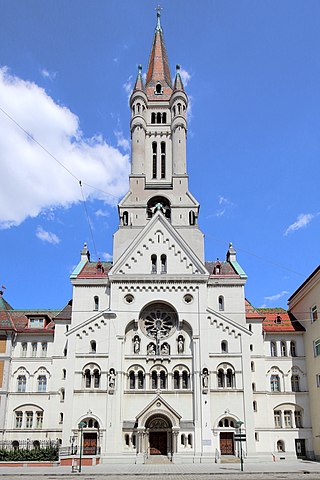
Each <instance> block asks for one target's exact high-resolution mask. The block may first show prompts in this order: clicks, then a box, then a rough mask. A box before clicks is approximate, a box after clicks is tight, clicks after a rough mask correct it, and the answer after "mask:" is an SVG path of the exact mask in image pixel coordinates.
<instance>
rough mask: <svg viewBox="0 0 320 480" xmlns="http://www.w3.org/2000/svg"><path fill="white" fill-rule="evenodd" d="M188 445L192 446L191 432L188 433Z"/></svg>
mask: <svg viewBox="0 0 320 480" xmlns="http://www.w3.org/2000/svg"><path fill="white" fill-rule="evenodd" d="M188 445H189V447H192V434H191V433H189V434H188Z"/></svg>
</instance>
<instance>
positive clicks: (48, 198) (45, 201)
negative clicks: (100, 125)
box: [0, 68, 130, 228]
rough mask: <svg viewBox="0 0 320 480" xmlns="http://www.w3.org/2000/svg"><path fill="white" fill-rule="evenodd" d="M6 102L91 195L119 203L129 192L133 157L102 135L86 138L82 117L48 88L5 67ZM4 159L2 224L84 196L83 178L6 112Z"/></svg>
mask: <svg viewBox="0 0 320 480" xmlns="http://www.w3.org/2000/svg"><path fill="white" fill-rule="evenodd" d="M0 105H1V108H2V109H3V110H4V111H5V112H7V113H8V115H10V116H11V117H12V118H13V119H14V120H15V121H16V122H17V123H18V124H19V125H21V126H22V127H23V128H24V129H25V130H26V131H27V132H28V133H29V134H30V135H31V136H32V138H34V139H36V140H37V141H38V142H39V143H40V144H41V145H43V146H44V147H45V148H46V149H47V150H48V151H49V152H50V153H51V154H52V155H53V156H54V157H55V158H56V159H58V160H59V161H60V162H61V163H63V165H65V167H66V168H68V169H69V170H70V171H71V172H72V173H73V174H74V175H75V176H76V177H77V178H78V179H81V181H82V182H83V194H84V195H85V197H86V198H90V199H100V200H103V201H104V202H106V203H108V204H111V205H114V204H116V203H117V200H118V198H119V197H121V196H122V195H124V193H125V192H126V191H127V188H128V184H127V181H128V180H127V179H128V173H129V171H130V163H129V156H128V155H123V154H122V153H121V152H120V151H119V150H118V149H117V148H114V147H112V146H110V145H108V144H107V143H106V141H105V140H104V138H103V137H102V136H101V135H99V136H95V137H92V138H86V137H85V136H84V135H83V133H82V132H81V130H80V124H79V118H78V117H77V116H76V115H75V114H73V113H72V112H71V111H70V110H69V109H68V108H67V107H64V106H61V105H58V104H57V103H55V102H54V101H53V99H52V98H51V97H50V96H49V95H47V93H46V92H45V90H44V89H42V88H40V87H39V86H38V85H36V84H35V83H31V82H28V81H24V80H21V79H20V78H18V77H15V76H13V75H10V74H9V72H8V70H7V69H6V68H1V69H0ZM0 162H1V175H0V228H9V227H11V226H13V225H19V224H20V223H21V222H23V221H24V220H25V219H26V218H27V217H37V216H38V215H39V213H41V212H43V211H45V210H47V209H50V208H53V207H69V206H70V205H71V204H73V203H77V202H80V201H81V200H82V195H81V191H80V188H79V184H78V181H77V180H76V179H75V178H73V177H72V176H71V175H70V174H69V173H68V172H67V171H66V170H65V169H64V168H62V167H61V166H60V165H59V164H58V163H57V162H56V161H55V160H54V159H53V158H52V157H50V155H48V153H46V152H45V151H44V150H43V149H42V148H41V147H40V146H39V145H37V144H36V143H35V142H33V141H32V140H31V138H30V137H28V135H27V134H26V133H25V132H23V131H22V130H21V129H20V128H19V127H18V126H17V125H16V124H14V122H13V121H12V120H10V119H9V118H8V117H7V116H6V115H5V114H4V113H3V112H2V111H0ZM85 184H88V185H90V186H91V187H92V188H91V187H90V188H89V187H88V186H86V185H85Z"/></svg>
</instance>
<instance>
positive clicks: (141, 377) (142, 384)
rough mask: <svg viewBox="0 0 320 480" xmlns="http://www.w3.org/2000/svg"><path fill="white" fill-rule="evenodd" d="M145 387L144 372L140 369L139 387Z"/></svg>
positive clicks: (140, 388)
mask: <svg viewBox="0 0 320 480" xmlns="http://www.w3.org/2000/svg"><path fill="white" fill-rule="evenodd" d="M143 388H144V373H143V372H142V371H141V370H140V371H139V372H138V389H139V390H142V389H143Z"/></svg>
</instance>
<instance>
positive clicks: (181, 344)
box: [177, 335, 184, 353]
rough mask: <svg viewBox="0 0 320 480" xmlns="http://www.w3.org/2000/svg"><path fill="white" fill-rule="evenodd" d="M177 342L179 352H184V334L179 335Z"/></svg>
mask: <svg viewBox="0 0 320 480" xmlns="http://www.w3.org/2000/svg"><path fill="white" fill-rule="evenodd" d="M177 344H178V353H184V338H183V336H182V335H179V337H178V340H177Z"/></svg>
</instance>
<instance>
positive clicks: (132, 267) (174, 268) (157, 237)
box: [109, 212, 209, 278]
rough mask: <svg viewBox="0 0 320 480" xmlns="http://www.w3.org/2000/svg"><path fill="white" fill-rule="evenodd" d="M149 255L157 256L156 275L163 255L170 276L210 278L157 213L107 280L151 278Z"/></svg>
mask: <svg viewBox="0 0 320 480" xmlns="http://www.w3.org/2000/svg"><path fill="white" fill-rule="evenodd" d="M151 255H156V256H157V273H161V255H165V256H166V262H167V273H168V274H169V275H171V274H174V275H206V276H209V273H208V271H207V270H206V267H205V265H204V264H203V263H202V262H201V260H200V259H199V258H198V257H197V256H196V255H195V254H194V252H193V251H192V250H191V249H190V247H189V246H188V245H187V243H186V242H185V240H184V239H183V238H182V237H181V235H180V234H179V233H178V232H177V231H176V230H175V228H174V227H172V225H171V224H170V222H169V221H168V220H167V219H166V218H165V217H164V215H163V214H162V213H161V212H157V213H156V214H155V215H154V217H152V219H151V220H150V221H149V222H148V224H147V225H146V226H145V227H144V229H143V230H142V231H141V232H140V233H139V235H138V236H137V237H136V238H135V239H134V241H133V242H132V243H131V245H130V246H129V248H127V249H126V251H125V252H124V253H123V254H122V255H121V257H120V258H119V259H118V260H117V262H116V263H115V264H114V265H113V267H112V268H111V270H110V271H109V278H111V277H112V275H118V274H120V275H121V274H122V275H126V274H129V275H139V274H144V275H146V274H150V273H151V270H152V269H151ZM162 273H163V272H162Z"/></svg>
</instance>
